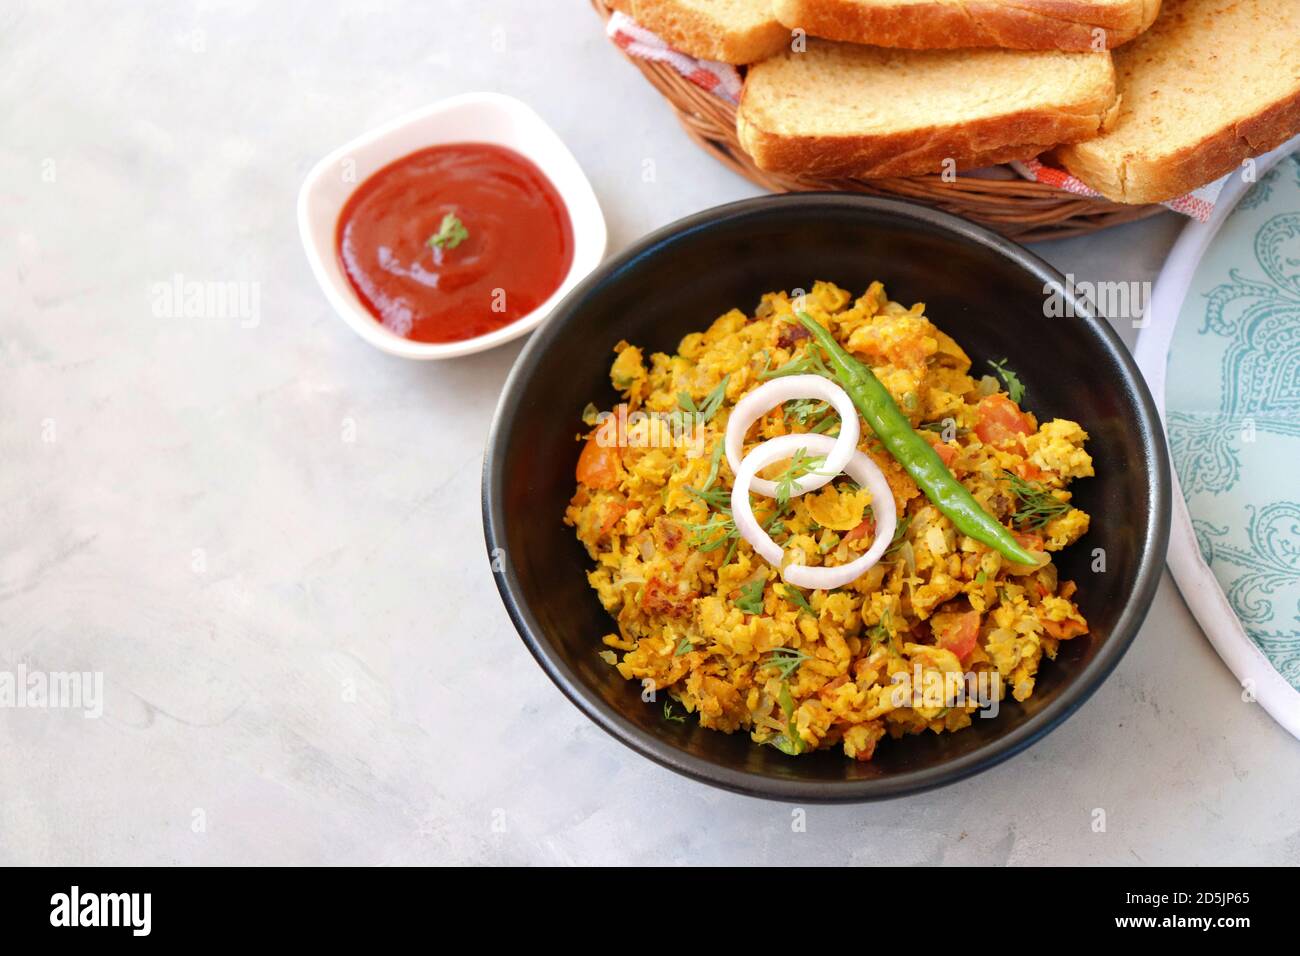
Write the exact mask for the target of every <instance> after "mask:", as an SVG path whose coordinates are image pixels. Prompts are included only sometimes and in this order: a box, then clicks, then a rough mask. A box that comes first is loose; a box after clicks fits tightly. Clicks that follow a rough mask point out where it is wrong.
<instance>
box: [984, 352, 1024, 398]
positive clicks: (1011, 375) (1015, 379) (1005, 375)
mask: <svg viewBox="0 0 1300 956" xmlns="http://www.w3.org/2000/svg"><path fill="white" fill-rule="evenodd" d="M989 365H991V366H993V370H994V371H995V372H997V373H998V375H1000V376H1001V377H1002V382H1003V384H1005V385H1006V387H1007V396H1008V397H1009V398H1010V399H1011V400H1012V401H1013V402H1015V403H1017V404H1019V403H1020V400H1021V399H1022V398H1024V397H1025V385H1024V383H1023V382H1021V381H1020V376H1018V375H1017V374H1016V373H1015V372H1013V371H1011V369H1009V368H1007V360H1006V359H1002V360H1001V361H998V362H995V361H993V360H992V359H989Z"/></svg>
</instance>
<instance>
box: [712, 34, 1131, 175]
mask: <svg viewBox="0 0 1300 956" xmlns="http://www.w3.org/2000/svg"><path fill="white" fill-rule="evenodd" d="M1115 105H1116V103H1115V73H1114V69H1113V67H1112V65H1111V59H1110V54H1109V53H1061V52H1056V51H1052V52H1044V51H1020V50H960V51H959V50H890V49H884V48H881V47H868V46H856V45H852V44H846V43H831V42H829V41H820V40H811V41H809V42H808V48H807V51H806V52H803V53H797V52H792V51H789V50H787V51H786V52H784V53H782V54H780V55H778V56H775V57H773V58H772V59H770V60H766V61H764V62H762V63H758V64H756V65H754V66H753V67H751V68H750V70H749V74H748V76H747V77H746V79H745V89H744V93H743V95H742V97H741V103H740V109H739V110H738V113H737V132H738V135H739V138H740V142H741V145H742V146H744V148H745V150H746V151H747V152H748V153H749V154H750V156H752V157H753V159H754V162H755V163H756V164H757V165H758V167H759V168H760V169H765V170H769V171H773V172H786V173H807V174H815V175H822V176H825V175H831V176H836V175H845V176H859V177H865V178H879V177H883V176H914V175H920V174H923V173H932V172H943V171H945V170H946V169H969V168H972V167H976V166H987V165H991V164H993V163H1001V162H1006V161H1007V160H1011V159H1026V158H1029V157H1032V156H1036V155H1038V154H1039V153H1041V152H1043V151H1044V150H1046V149H1049V148H1050V147H1051V146H1053V145H1055V144H1057V143H1068V142H1074V141H1077V140H1081V139H1087V138H1088V137H1090V136H1096V135H1097V133H1098V132H1099V131H1100V130H1101V129H1103V128H1104V126H1105V124H1106V123H1107V121H1108V119H1109V118H1110V116H1111V115H1113V112H1114V109H1115ZM948 160H951V163H948V162H946V161H948Z"/></svg>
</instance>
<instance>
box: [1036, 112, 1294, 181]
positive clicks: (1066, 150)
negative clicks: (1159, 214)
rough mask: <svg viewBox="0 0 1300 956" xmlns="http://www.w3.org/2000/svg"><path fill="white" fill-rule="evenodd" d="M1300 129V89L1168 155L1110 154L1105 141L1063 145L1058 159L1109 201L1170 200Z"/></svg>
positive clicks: (1236, 166)
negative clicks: (1116, 155)
mask: <svg viewBox="0 0 1300 956" xmlns="http://www.w3.org/2000/svg"><path fill="white" fill-rule="evenodd" d="M1297 130H1300V90H1296V91H1295V92H1293V93H1291V94H1290V95H1289V96H1287V97H1284V98H1283V99H1281V100H1278V101H1277V102H1275V103H1273V104H1271V105H1270V106H1268V107H1266V108H1265V109H1263V110H1260V111H1259V112H1257V113H1255V114H1253V115H1251V116H1248V117H1245V118H1243V119H1241V120H1237V121H1235V122H1233V123H1230V124H1228V125H1225V126H1224V127H1222V128H1221V129H1218V130H1216V131H1215V132H1213V133H1211V134H1210V135H1208V136H1206V137H1204V138H1203V139H1201V140H1200V141H1199V142H1196V143H1191V144H1188V145H1186V146H1184V147H1182V148H1181V149H1178V150H1176V151H1174V152H1172V153H1170V154H1168V155H1162V156H1144V155H1138V154H1131V155H1128V156H1122V157H1115V156H1112V155H1109V153H1108V152H1107V150H1106V146H1105V143H1104V141H1102V142H1097V143H1078V144H1075V145H1071V146H1063V147H1061V148H1060V149H1058V150H1057V151H1056V159H1057V160H1058V161H1059V162H1060V163H1061V164H1062V165H1063V166H1065V168H1066V169H1067V170H1069V171H1070V172H1071V173H1072V174H1073V175H1074V176H1075V177H1077V178H1078V179H1080V180H1082V181H1083V182H1084V183H1086V184H1087V185H1089V186H1091V187H1092V188H1093V189H1095V190H1097V192H1099V193H1101V194H1102V195H1103V196H1105V197H1106V198H1107V199H1110V200H1113V201H1114V202H1122V203H1133V204H1140V203H1155V202H1166V201H1167V200H1170V199H1174V198H1175V197H1178V196H1182V195H1184V194H1185V193H1188V192H1191V191H1192V190H1193V189H1196V188H1198V187H1200V186H1204V185H1205V184H1206V183H1210V182H1213V181H1214V180H1216V179H1219V178H1220V177H1223V176H1226V175H1227V174H1228V173H1230V172H1232V171H1233V170H1235V169H1239V168H1240V167H1241V164H1242V163H1243V162H1244V161H1245V160H1247V159H1249V158H1251V157H1252V156H1258V155H1259V154H1260V153H1265V152H1268V151H1269V150H1270V149H1274V148H1276V147H1278V146H1280V145H1282V144H1283V143H1284V142H1286V141H1287V140H1288V139H1290V138H1291V137H1292V136H1294V135H1295V134H1296V131H1297Z"/></svg>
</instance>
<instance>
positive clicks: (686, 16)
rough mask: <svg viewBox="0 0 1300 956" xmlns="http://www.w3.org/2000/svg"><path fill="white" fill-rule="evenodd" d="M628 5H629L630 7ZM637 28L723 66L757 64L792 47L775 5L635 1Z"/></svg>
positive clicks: (762, 0) (740, 0)
mask: <svg viewBox="0 0 1300 956" xmlns="http://www.w3.org/2000/svg"><path fill="white" fill-rule="evenodd" d="M626 2H628V0H625V4H626ZM630 3H631V10H630V11H628V12H629V13H631V15H632V19H634V20H635V21H636V22H637V23H639V24H641V26H643V27H645V28H646V29H647V30H651V31H653V32H654V33H656V34H658V35H659V37H660V38H661V39H662V40H663V41H664V42H665V43H667V44H668V45H669V46H671V47H672V48H673V49H675V50H680V51H681V52H682V53H688V54H690V55H691V56H697V57H700V58H701V59H705V60H720V61H721V62H723V63H736V64H741V63H756V62H758V61H759V60H763V59H766V58H767V57H769V56H771V55H772V54H774V53H776V52H777V51H778V50H782V49H784V48H785V47H786V46H788V45H789V42H790V31H789V30H787V29H786V28H785V27H784V26H782V24H781V22H780V21H779V20H777V18H776V16H775V15H774V14H773V13H772V0H630Z"/></svg>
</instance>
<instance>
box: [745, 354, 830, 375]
mask: <svg viewBox="0 0 1300 956" xmlns="http://www.w3.org/2000/svg"><path fill="white" fill-rule="evenodd" d="M809 373H812V374H814V375H821V376H824V377H825V378H834V377H835V376H834V374H833V373H832V372H831V370H830V369H828V368H827V367H826V363H825V362H823V361H822V356H821V352H820V351H819V350H818V349H817V347H816V346H809V347H808V350H807V351H806V352H805V353H804V354H803V356H802V357H801V358H797V359H790V361H788V362H786V363H785V364H784V365H782V366H781V367H780V368H774V369H767V368H764V369H763V371H762V372H760V373H759V375H758V377H759V379H761V380H763V379H769V378H782V377H784V376H786V375H807V374H809Z"/></svg>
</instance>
